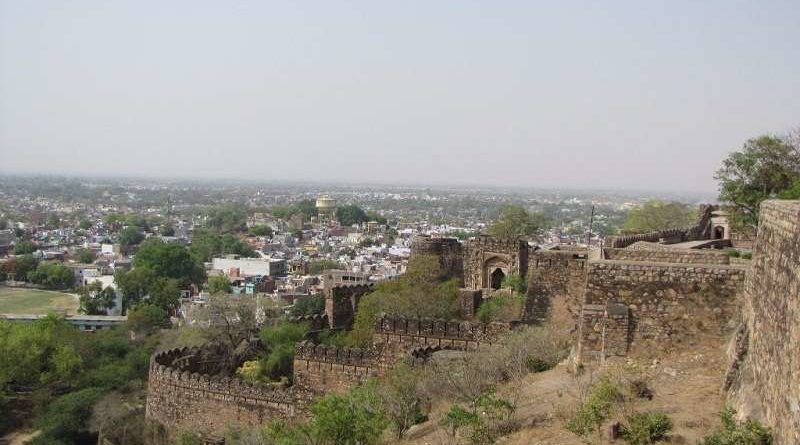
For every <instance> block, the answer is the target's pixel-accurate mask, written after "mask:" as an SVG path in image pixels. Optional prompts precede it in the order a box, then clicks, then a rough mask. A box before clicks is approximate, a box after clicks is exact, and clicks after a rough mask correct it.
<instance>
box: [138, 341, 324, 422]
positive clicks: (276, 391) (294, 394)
mask: <svg viewBox="0 0 800 445" xmlns="http://www.w3.org/2000/svg"><path fill="white" fill-rule="evenodd" d="M201 352H203V348H180V349H170V350H167V351H163V352H159V353H156V354H154V355H153V356H152V357H151V359H150V369H149V371H150V373H149V376H148V386H147V404H146V415H147V417H148V418H149V419H151V420H154V421H157V422H159V423H161V424H162V425H164V426H165V427H167V429H168V430H170V431H173V432H174V431H180V430H191V431H197V432H200V433H203V434H218V433H221V432H223V431H224V430H225V428H227V427H228V425H231V424H236V425H241V426H258V425H260V424H262V423H264V422H266V421H269V420H272V419H291V418H295V417H298V416H300V417H302V416H304V415H305V406H306V404H307V403H308V402H309V401H310V400H312V397H313V396H312V394H311V393H310V392H308V391H306V390H304V389H302V388H300V387H288V388H287V387H282V386H279V385H269V384H262V383H253V382H249V381H245V380H242V379H239V378H236V377H229V376H227V375H210V374H206V373H200V372H196V371H192V370H193V369H201V368H200V367H199V363H197V362H195V361H193V360H192V357H197V356H198V355H200V354H199V353H201Z"/></svg>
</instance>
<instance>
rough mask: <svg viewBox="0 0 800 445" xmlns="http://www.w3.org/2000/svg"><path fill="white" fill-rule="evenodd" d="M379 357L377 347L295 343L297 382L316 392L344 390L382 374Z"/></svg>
mask: <svg viewBox="0 0 800 445" xmlns="http://www.w3.org/2000/svg"><path fill="white" fill-rule="evenodd" d="M377 358H378V357H377V354H376V351H374V350H364V349H360V348H346V347H337V346H327V345H320V344H314V343H312V342H309V341H303V342H300V343H297V345H295V353H294V378H293V380H294V385H295V386H297V387H300V388H303V389H305V390H307V391H310V392H312V393H314V394H327V393H330V392H339V393H341V392H344V391H347V390H348V389H350V388H352V387H353V386H355V385H357V384H359V383H361V382H363V381H365V380H366V379H368V378H370V377H374V376H377V375H379V374H380V370H379V369H378V367H377Z"/></svg>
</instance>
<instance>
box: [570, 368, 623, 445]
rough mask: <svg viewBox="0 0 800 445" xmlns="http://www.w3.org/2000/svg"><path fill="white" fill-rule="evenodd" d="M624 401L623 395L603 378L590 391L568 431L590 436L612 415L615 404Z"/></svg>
mask: <svg viewBox="0 0 800 445" xmlns="http://www.w3.org/2000/svg"><path fill="white" fill-rule="evenodd" d="M621 400H622V393H621V392H620V391H619V389H617V387H616V385H614V383H613V382H611V380H610V379H608V378H603V379H601V380H600V381H598V382H597V383H595V384H594V385H592V387H591V388H590V390H589V393H588V394H587V395H586V398H585V399H584V400H583V403H581V405H580V406H579V407H578V409H577V411H576V412H575V414H574V416H573V417H572V419H570V420H569V422H567V429H568V430H569V431H572V432H573V433H575V434H577V435H579V436H584V437H585V436H589V435H590V434H591V433H595V432H597V431H598V430H599V429H600V426H601V425H602V424H603V422H605V421H606V420H607V419H608V417H609V416H610V415H611V412H612V410H613V408H614V404H615V403H617V402H619V401H621Z"/></svg>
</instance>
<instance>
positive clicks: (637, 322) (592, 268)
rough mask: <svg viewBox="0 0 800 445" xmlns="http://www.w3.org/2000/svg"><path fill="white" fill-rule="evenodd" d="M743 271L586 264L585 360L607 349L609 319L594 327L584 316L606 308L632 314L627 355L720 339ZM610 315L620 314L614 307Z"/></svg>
mask: <svg viewBox="0 0 800 445" xmlns="http://www.w3.org/2000/svg"><path fill="white" fill-rule="evenodd" d="M746 270H747V267H746V266H739V265H713V264H704V265H697V264H678V263H647V262H629V261H610V260H596V261H589V262H588V263H587V280H586V289H585V292H584V300H583V303H584V306H583V310H582V311H583V312H584V313H583V315H582V317H581V326H580V331H581V332H580V340H581V349H582V352H583V353H584V356H591V355H593V354H596V353H599V352H601V351H602V350H604V349H607V348H605V347H604V346H603V345H602V344H601V343H599V342H600V341H601V340H602V336H603V332H604V331H606V330H607V328H608V323H610V322H611V320H610V318H609V317H608V316H605V318H604V321H603V322H602V323H598V322H597V318H596V317H595V316H592V315H591V314H589V315H588V316H587V311H588V312H590V313H591V312H593V313H599V310H600V308H606V307H608V305H624V306H626V307H627V308H628V309H629V310H630V314H629V317H628V322H629V323H630V325H629V328H628V330H629V331H630V335H629V336H628V341H629V343H630V344H629V345H628V348H627V349H628V350H629V351H630V352H637V350H638V351H643V350H646V348H647V345H649V344H650V343H652V342H655V344H658V345H659V347H662V348H666V347H669V346H670V345H672V344H676V343H681V342H684V341H686V340H687V339H689V338H694V337H697V336H702V335H714V336H721V335H723V334H724V329H725V326H726V325H727V322H728V320H730V319H731V317H733V315H734V314H735V313H736V311H737V309H738V302H737V294H738V292H739V291H740V290H741V288H742V286H743V283H744V277H745V272H746ZM604 310H605V309H604ZM606 312H607V310H606ZM613 312H614V314H620V313H621V312H622V311H621V310H620V309H619V308H618V307H616V306H615V309H614V311H613ZM614 323H616V324H617V325H618V324H619V320H616V319H615V321H614ZM615 329H617V330H623V329H622V328H621V327H619V326H616V327H615ZM640 346H641V348H640ZM621 349H622V348H619V347H615V350H616V351H620V350H621ZM626 352H628V351H627V350H626Z"/></svg>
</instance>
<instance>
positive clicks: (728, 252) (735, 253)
mask: <svg viewBox="0 0 800 445" xmlns="http://www.w3.org/2000/svg"><path fill="white" fill-rule="evenodd" d="M741 254H742V253H741V252H739V251H738V250H736V249H725V255H728V256H729V257H731V258H739V257H740V256H741Z"/></svg>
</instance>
